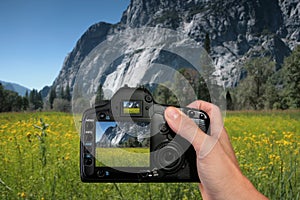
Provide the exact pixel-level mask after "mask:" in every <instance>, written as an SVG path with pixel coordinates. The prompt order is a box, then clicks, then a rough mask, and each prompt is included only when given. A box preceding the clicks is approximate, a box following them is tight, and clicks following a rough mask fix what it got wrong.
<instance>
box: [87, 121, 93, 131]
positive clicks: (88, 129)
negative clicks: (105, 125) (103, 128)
mask: <svg viewBox="0 0 300 200" xmlns="http://www.w3.org/2000/svg"><path fill="white" fill-rule="evenodd" d="M93 128H94V123H93V122H90V121H87V122H86V123H85V130H86V131H90V130H92V129H93Z"/></svg>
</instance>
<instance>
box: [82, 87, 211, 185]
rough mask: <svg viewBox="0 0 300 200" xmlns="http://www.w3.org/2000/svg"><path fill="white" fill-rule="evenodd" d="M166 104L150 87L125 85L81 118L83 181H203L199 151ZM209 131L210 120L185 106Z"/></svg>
mask: <svg viewBox="0 0 300 200" xmlns="http://www.w3.org/2000/svg"><path fill="white" fill-rule="evenodd" d="M166 108H167V105H160V104H158V103H156V102H155V101H154V99H153V97H152V95H151V93H150V92H149V91H148V90H147V89H145V88H130V87H123V88H121V89H119V90H118V91H117V92H116V93H115V94H114V96H113V97H112V99H111V100H110V101H108V100H103V101H101V102H100V104H99V105H97V106H95V108H91V109H88V110H86V111H85V112H84V114H83V117H82V127H81V138H80V140H81V141H80V174H81V180H82V181H83V182H199V181H200V180H199V177H198V173H197V167H196V152H195V150H194V148H193V146H192V145H191V144H190V143H189V142H188V141H187V140H185V139H184V138H182V137H180V136H179V135H176V133H174V132H173V131H172V130H171V129H170V128H169V127H168V124H167V123H166V121H165V118H164V111H165V109H166ZM180 109H181V111H183V112H184V113H186V114H187V115H188V116H189V117H190V118H191V119H193V120H194V121H195V122H196V124H197V125H198V126H199V128H201V129H202V130H203V131H204V132H205V133H207V134H208V133H209V124H210V120H209V116H208V115H207V114H206V113H205V112H204V111H201V110H196V109H192V108H180Z"/></svg>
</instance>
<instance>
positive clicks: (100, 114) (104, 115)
mask: <svg viewBox="0 0 300 200" xmlns="http://www.w3.org/2000/svg"><path fill="white" fill-rule="evenodd" d="M98 117H99V119H105V117H106V114H105V113H99V115H98Z"/></svg>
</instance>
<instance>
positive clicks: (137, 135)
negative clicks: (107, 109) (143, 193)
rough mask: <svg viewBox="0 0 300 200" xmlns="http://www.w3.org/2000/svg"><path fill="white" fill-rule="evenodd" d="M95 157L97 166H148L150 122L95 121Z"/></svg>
mask: <svg viewBox="0 0 300 200" xmlns="http://www.w3.org/2000/svg"><path fill="white" fill-rule="evenodd" d="M95 158H96V166H98V167H103V166H111V167H149V165H150V163H149V161H150V124H149V123H146V122H118V123H117V122H113V121H100V122H99V121H98V122H96V151H95ZM120 158H122V159H120Z"/></svg>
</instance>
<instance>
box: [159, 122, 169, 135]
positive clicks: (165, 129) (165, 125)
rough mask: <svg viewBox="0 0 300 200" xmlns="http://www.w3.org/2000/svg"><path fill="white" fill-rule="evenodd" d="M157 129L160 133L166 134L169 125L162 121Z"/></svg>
mask: <svg viewBox="0 0 300 200" xmlns="http://www.w3.org/2000/svg"><path fill="white" fill-rule="evenodd" d="M159 130H160V132H161V133H163V134H166V133H168V132H169V127H168V125H167V124H166V123H162V124H160V125H159Z"/></svg>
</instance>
